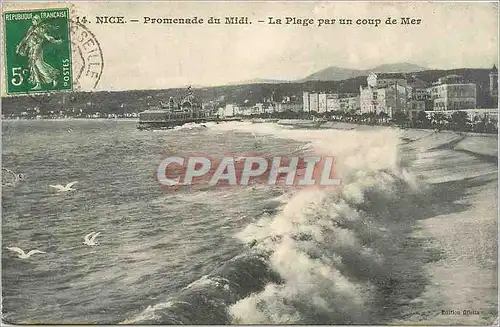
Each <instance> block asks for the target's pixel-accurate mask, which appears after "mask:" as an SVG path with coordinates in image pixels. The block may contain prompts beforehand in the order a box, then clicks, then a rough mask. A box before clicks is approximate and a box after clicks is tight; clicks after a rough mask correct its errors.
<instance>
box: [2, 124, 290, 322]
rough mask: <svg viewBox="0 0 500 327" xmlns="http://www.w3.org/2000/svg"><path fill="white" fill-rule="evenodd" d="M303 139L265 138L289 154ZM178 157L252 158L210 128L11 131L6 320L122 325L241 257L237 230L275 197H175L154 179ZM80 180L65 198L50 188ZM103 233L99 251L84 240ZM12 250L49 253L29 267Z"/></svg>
mask: <svg viewBox="0 0 500 327" xmlns="http://www.w3.org/2000/svg"><path fill="white" fill-rule="evenodd" d="M296 143H297V142H291V141H283V140H268V141H267V142H266V144H265V147H266V148H265V149H264V150H265V151H270V152H276V153H278V152H280V151H284V152H285V153H286V152H287V151H289V150H288V149H292V148H293V149H296V147H297V146H296ZM166 149H172V150H173V151H176V153H186V152H188V151H197V152H206V153H211V154H214V155H216V154H218V153H225V152H226V151H232V152H236V153H238V152H246V151H250V150H254V149H253V136H252V135H251V134H241V133H217V132H211V131H207V130H202V129H196V130H190V129H186V130H179V131H169V132H141V131H138V130H136V128H135V123H134V122H123V121H120V122H115V121H22V122H4V124H3V158H2V161H3V167H5V168H9V169H11V170H14V171H16V172H20V173H23V174H24V175H25V180H23V181H22V182H21V183H19V184H18V185H17V186H16V187H15V188H5V189H4V190H3V198H2V204H3V212H2V213H3V214H2V219H3V230H2V233H3V235H2V236H3V249H4V250H3V251H4V252H3V256H2V257H3V261H2V267H3V297H4V298H3V299H4V302H3V313H4V318H5V319H6V320H7V321H10V322H17V323H23V322H24V323H116V322H119V321H121V320H124V319H125V318H126V317H127V316H128V315H130V314H133V313H134V312H137V311H140V310H141V309H143V308H144V307H146V306H147V305H149V304H154V303H156V302H158V301H159V299H162V298H164V297H165V296H166V295H168V294H170V293H173V292H175V291H177V290H179V289H181V288H182V287H185V286H187V285H188V284H189V283H191V282H193V281H195V280H197V279H198V278H200V277H201V276H203V275H205V274H208V273H210V272H212V271H214V270H215V269H217V268H219V267H220V266H221V265H222V264H223V263H225V262H226V261H227V260H230V259H231V258H233V257H234V256H236V255H237V254H240V253H241V252H243V250H244V248H245V245H243V244H242V242H241V241H238V240H236V239H235V238H234V237H233V235H234V233H235V231H237V230H239V229H241V228H242V226H245V225H247V224H248V223H250V222H252V221H253V220H254V219H256V217H258V216H260V215H261V214H262V212H263V210H265V209H266V208H269V207H271V208H272V207H275V206H277V205H278V202H277V201H274V202H273V198H274V197H276V196H278V195H279V193H276V192H275V191H272V190H266V189H258V190H251V189H242V190H234V189H232V190H227V189H221V190H218V189H217V190H205V191H196V192H187V193H185V192H178V193H176V194H167V193H166V192H165V191H164V190H163V189H162V188H161V187H160V185H159V184H158V183H157V182H156V180H155V178H154V174H153V171H154V169H155V168H156V166H157V165H158V163H159V162H160V160H161V159H162V158H163V157H162V153H163V152H164V151H165V150H166ZM71 181H78V183H77V184H76V185H75V186H74V188H75V189H76V190H77V191H75V192H67V193H61V194H57V193H56V192H55V191H56V190H54V189H52V188H50V187H49V184H63V185H65V184H66V183H69V182H71ZM91 231H98V232H101V235H100V236H99V238H98V242H100V246H98V247H93V248H90V247H87V246H85V245H83V244H82V242H83V236H84V235H86V234H87V233H89V232H91ZM6 246H18V247H20V248H22V249H26V250H29V249H40V250H42V251H45V252H47V254H43V255H34V256H33V257H31V258H29V259H27V260H21V259H19V258H17V257H16V256H14V255H13V254H12V253H10V252H9V251H7V250H5V247H6Z"/></svg>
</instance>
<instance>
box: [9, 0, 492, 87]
mask: <svg viewBox="0 0 500 327" xmlns="http://www.w3.org/2000/svg"><path fill="white" fill-rule="evenodd" d="M41 6H44V5H43V4H40V3H37V4H27V3H17V4H12V3H11V4H9V3H7V4H5V3H4V8H3V10H4V11H10V10H22V9H28V8H39V7H41ZM45 6H53V7H54V6H55V7H57V8H61V7H66V6H69V7H71V10H72V13H73V15H75V13H76V14H77V15H79V16H86V17H87V18H88V19H90V20H91V23H88V24H86V27H87V28H88V29H89V30H90V31H91V32H92V33H94V35H95V36H96V38H97V40H98V41H99V43H100V45H101V48H102V55H103V59H104V69H103V73H102V76H101V79H100V81H99V84H98V85H97V87H96V88H97V90H128V89H157V88H172V87H184V86H186V85H196V86H213V85H223V84H227V83H232V82H238V81H246V80H250V79H256V78H259V79H283V80H295V79H300V78H303V77H305V76H307V75H309V74H311V73H314V72H316V71H318V70H321V69H324V68H327V67H329V66H337V67H344V68H353V69H369V68H373V67H375V66H378V65H381V64H391V63H400V62H408V63H412V64H417V65H420V66H424V67H427V68H430V69H452V68H464V67H466V68H490V67H492V66H493V64H497V66H498V4H497V3H492V2H483V3H480V2H469V3H464V2H453V3H450V2H440V3H437V2H434V3H426V2H421V3H418V2H405V3H401V2H276V1H275V2H208V1H206V2H187V1H183V2H142V3H141V2H133V3H132V2H105V3H104V2H92V3H90V2H73V3H71V4H68V3H65V2H59V3H58V4H55V5H52V4H50V5H49V4H45ZM96 16H124V17H125V20H129V19H138V20H139V23H126V24H108V25H104V24H101V25H100V24H96V22H95V17H96ZM145 16H148V17H151V18H192V17H195V16H197V17H198V18H204V19H205V22H206V19H208V18H209V17H210V16H213V17H220V18H222V21H224V17H226V16H247V17H249V20H250V21H252V24H250V25H225V24H223V22H222V24H220V25H208V24H203V25H171V24H143V20H144V17H145ZM287 16H288V17H296V18H307V19H310V18H312V19H314V20H315V21H314V24H313V25H311V26H302V25H291V24H289V25H286V24H284V19H283V18H284V17H287ZM268 17H275V18H282V19H283V24H281V25H279V24H274V25H271V24H267V22H268V20H269V18H268ZM388 17H391V18H395V19H397V21H398V23H399V22H400V21H401V17H411V18H416V19H421V23H420V24H419V25H401V24H396V25H386V24H383V23H384V21H385V20H386V19H387V18H388ZM339 18H349V19H352V20H353V24H352V25H340V24H339V23H338V20H339ZM367 18H371V19H381V20H382V24H381V25H379V26H378V27H375V26H373V25H357V24H356V20H357V19H367ZM318 19H336V23H335V24H333V25H325V26H321V27H318V26H317V23H318ZM258 20H264V21H265V23H259V22H258ZM2 84H3V83H2Z"/></svg>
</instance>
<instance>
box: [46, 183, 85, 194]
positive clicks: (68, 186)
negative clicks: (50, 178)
mask: <svg viewBox="0 0 500 327" xmlns="http://www.w3.org/2000/svg"><path fill="white" fill-rule="evenodd" d="M76 183H78V182H77V181H74V182H71V183H68V184H66V186H62V185H60V184H57V185H49V186H50V187H53V188H56V189H57V192H58V193H59V192H67V191H76V190H75V189H73V188H71V187H72V186H73V185H75V184H76Z"/></svg>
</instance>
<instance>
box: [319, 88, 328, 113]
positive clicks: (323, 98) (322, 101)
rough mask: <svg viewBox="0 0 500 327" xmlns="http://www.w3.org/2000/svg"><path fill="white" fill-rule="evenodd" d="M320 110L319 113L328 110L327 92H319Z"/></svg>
mask: <svg viewBox="0 0 500 327" xmlns="http://www.w3.org/2000/svg"><path fill="white" fill-rule="evenodd" d="M318 112H319V113H324V112H326V93H319V94H318Z"/></svg>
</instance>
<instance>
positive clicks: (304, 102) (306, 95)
mask: <svg viewBox="0 0 500 327" xmlns="http://www.w3.org/2000/svg"><path fill="white" fill-rule="evenodd" d="M302 108H303V109H302V110H303V111H305V112H309V111H310V106H309V92H303V93H302Z"/></svg>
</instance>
